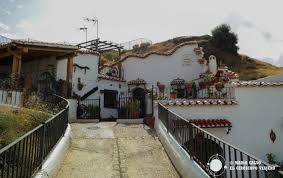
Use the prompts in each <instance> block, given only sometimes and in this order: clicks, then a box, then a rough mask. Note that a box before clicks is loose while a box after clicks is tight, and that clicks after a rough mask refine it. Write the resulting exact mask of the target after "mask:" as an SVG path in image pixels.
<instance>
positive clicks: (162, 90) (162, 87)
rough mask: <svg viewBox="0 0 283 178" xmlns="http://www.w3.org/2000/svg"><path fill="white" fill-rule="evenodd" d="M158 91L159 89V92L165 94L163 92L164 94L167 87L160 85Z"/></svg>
mask: <svg viewBox="0 0 283 178" xmlns="http://www.w3.org/2000/svg"><path fill="white" fill-rule="evenodd" d="M158 89H159V91H160V92H161V93H163V92H164V89H165V85H163V84H159V85H158Z"/></svg>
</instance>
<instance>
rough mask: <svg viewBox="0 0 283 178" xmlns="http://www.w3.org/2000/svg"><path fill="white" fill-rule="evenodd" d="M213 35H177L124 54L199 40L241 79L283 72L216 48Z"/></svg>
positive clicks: (200, 43) (266, 64)
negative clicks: (213, 43) (212, 40)
mask: <svg viewBox="0 0 283 178" xmlns="http://www.w3.org/2000/svg"><path fill="white" fill-rule="evenodd" d="M210 39H211V36H209V35H204V36H191V37H186V36H184V37H177V38H173V39H170V40H167V41H164V42H160V43H155V44H152V45H149V46H146V47H143V48H142V49H135V50H131V51H127V52H125V54H123V56H124V55H128V54H130V53H139V54H140V53H147V52H150V51H168V50H170V49H172V48H173V47H174V46H176V45H178V44H180V43H183V42H188V41H198V43H199V45H200V46H201V47H203V49H204V52H205V58H206V59H208V56H209V55H212V54H213V55H215V56H216V58H217V61H218V65H227V66H228V67H229V68H230V69H231V70H233V71H235V72H237V73H238V74H239V76H240V79H241V80H255V79H258V78H262V77H266V76H269V75H274V74H278V73H283V68H282V67H276V66H274V65H272V64H269V63H266V62H262V61H260V60H257V59H253V58H250V57H248V56H247V55H242V54H231V53H228V52H225V51H222V50H219V49H217V48H215V47H214V46H213V45H212V43H211V42H210Z"/></svg>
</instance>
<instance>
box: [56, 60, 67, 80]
mask: <svg viewBox="0 0 283 178" xmlns="http://www.w3.org/2000/svg"><path fill="white" fill-rule="evenodd" d="M56 70H57V71H56V80H60V79H62V80H66V76H67V59H61V60H57V65H56Z"/></svg>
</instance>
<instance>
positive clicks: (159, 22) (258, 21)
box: [0, 0, 283, 66]
mask: <svg viewBox="0 0 283 178" xmlns="http://www.w3.org/2000/svg"><path fill="white" fill-rule="evenodd" d="M271 2H272V3H271ZM282 5H283V2H281V1H275V0H274V1H262V2H260V1H256V0H249V1H246V0H237V1H229V0H217V1H211V0H198V1H195V0H174V1H173V0H170V1H169V0H143V1H140V0H119V1H117V0H103V1H101V0H100V1H99V0H1V1H0V34H2V35H5V36H8V37H11V38H32V39H37V40H44V41H51V42H52V41H53V42H63V41H66V42H74V43H77V42H81V41H83V40H84V39H85V37H84V34H83V32H81V31H79V30H78V28H79V27H82V26H87V27H88V28H89V38H94V37H95V34H96V32H95V28H93V26H92V25H91V24H88V23H86V22H84V21H83V18H84V17H97V18H98V19H99V27H100V28H99V29H100V30H99V36H100V37H101V38H103V39H106V40H111V41H115V42H118V43H122V42H126V41H129V40H133V39H137V38H147V39H150V40H152V41H153V42H158V41H164V40H167V39H170V38H173V37H177V36H184V35H188V36H190V35H203V34H210V31H211V29H213V28H214V27H215V26H216V25H219V24H221V23H228V24H230V25H231V27H232V30H233V31H235V32H236V33H237V34H238V36H239V46H240V53H244V54H247V55H249V56H251V57H256V58H259V59H261V60H264V61H267V62H271V63H273V64H276V65H280V66H283V34H282V31H283V24H282V23H281V22H280V18H281V16H282V15H281V11H282V7H283V6H282Z"/></svg>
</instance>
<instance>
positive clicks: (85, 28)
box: [79, 27, 87, 42]
mask: <svg viewBox="0 0 283 178" xmlns="http://www.w3.org/2000/svg"><path fill="white" fill-rule="evenodd" d="M79 30H81V31H85V41H86V42H87V27H81V28H79Z"/></svg>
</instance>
